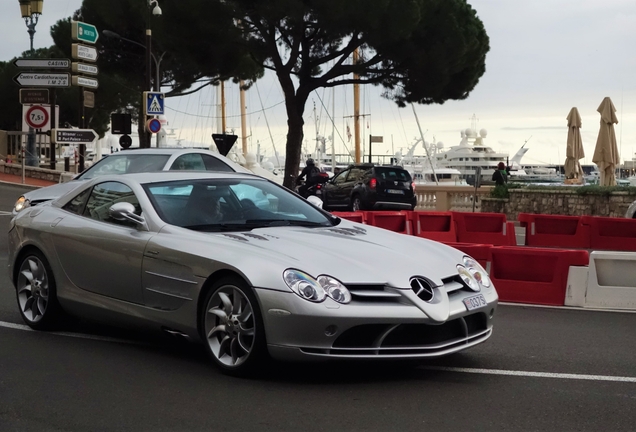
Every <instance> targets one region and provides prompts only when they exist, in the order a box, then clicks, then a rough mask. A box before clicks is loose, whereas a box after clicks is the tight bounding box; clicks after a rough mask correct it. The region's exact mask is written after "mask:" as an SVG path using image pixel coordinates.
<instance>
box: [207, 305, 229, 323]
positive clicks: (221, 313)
mask: <svg viewBox="0 0 636 432" xmlns="http://www.w3.org/2000/svg"><path fill="white" fill-rule="evenodd" d="M208 313H211V314H213V315H216V316H218V317H219V318H221V319H222V320H224V321H227V314H226V313H225V311H223V310H222V309H219V308H216V307H213V308H212V309H210V310H208Z"/></svg>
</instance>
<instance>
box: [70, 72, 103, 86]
mask: <svg viewBox="0 0 636 432" xmlns="http://www.w3.org/2000/svg"><path fill="white" fill-rule="evenodd" d="M73 85H74V86H80V87H88V88H92V89H96V88H97V87H99V81H97V80H96V79H95V78H86V77H83V76H75V75H73Z"/></svg>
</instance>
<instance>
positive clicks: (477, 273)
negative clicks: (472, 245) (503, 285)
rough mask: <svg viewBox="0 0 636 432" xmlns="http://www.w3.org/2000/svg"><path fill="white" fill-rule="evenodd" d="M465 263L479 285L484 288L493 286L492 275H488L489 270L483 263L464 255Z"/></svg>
mask: <svg viewBox="0 0 636 432" xmlns="http://www.w3.org/2000/svg"><path fill="white" fill-rule="evenodd" d="M464 265H465V266H466V268H467V269H468V271H469V272H470V274H471V275H472V276H473V278H475V280H476V281H477V282H478V283H479V285H481V286H483V287H484V288H490V287H491V286H492V281H491V280H490V276H488V272H486V270H484V268H483V267H482V266H481V264H479V263H478V262H477V261H475V260H474V259H473V258H471V257H469V256H464Z"/></svg>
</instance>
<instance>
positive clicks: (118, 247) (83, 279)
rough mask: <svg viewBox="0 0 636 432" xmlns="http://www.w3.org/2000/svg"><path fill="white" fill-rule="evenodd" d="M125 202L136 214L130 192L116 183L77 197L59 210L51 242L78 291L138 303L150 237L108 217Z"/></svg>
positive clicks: (132, 194) (148, 233) (95, 187)
mask: <svg viewBox="0 0 636 432" xmlns="http://www.w3.org/2000/svg"><path fill="white" fill-rule="evenodd" d="M117 202H130V203H132V204H133V205H135V207H136V208H137V212H138V213H139V214H141V209H140V208H139V201H138V199H137V197H136V196H135V194H134V192H133V191H132V190H131V189H130V188H129V187H128V186H126V185H125V184H123V183H120V182H114V181H110V182H104V183H99V184H97V185H95V186H94V187H93V188H92V189H88V190H86V191H84V192H82V193H81V194H79V195H78V196H77V197H76V199H74V200H72V201H71V202H69V203H68V204H67V205H66V206H64V209H65V210H67V212H68V216H66V217H64V218H63V219H62V220H61V221H59V222H58V223H57V225H56V226H55V230H54V231H53V234H54V235H53V243H54V245H55V250H56V252H57V254H58V256H59V259H60V263H61V265H62V267H63V269H64V272H65V273H66V275H67V276H68V278H69V279H70V280H71V282H72V283H73V284H74V285H76V286H77V287H79V288H81V289H83V290H86V291H90V292H93V293H96V294H100V295H103V296H107V297H112V298H116V299H119V300H124V301H127V302H131V303H137V304H142V303H143V297H142V289H141V265H142V260H143V254H144V249H145V247H146V244H147V243H148V240H149V239H150V238H151V237H152V236H153V235H154V234H153V233H150V232H147V231H140V230H138V229H137V227H136V226H135V225H134V224H132V223H130V222H121V221H116V220H114V219H112V218H110V216H109V214H108V209H109V208H110V206H111V205H113V204H114V203H117Z"/></svg>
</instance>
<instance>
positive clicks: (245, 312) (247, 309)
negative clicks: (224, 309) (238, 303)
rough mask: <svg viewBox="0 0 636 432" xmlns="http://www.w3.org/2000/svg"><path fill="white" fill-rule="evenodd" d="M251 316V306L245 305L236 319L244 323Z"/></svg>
mask: <svg viewBox="0 0 636 432" xmlns="http://www.w3.org/2000/svg"><path fill="white" fill-rule="evenodd" d="M251 317H252V308H250V307H249V305H245V309H243V312H241V314H240V315H239V316H238V320H239V321H240V322H242V323H244V322H246V321H247V320H248V319H250V318H251Z"/></svg>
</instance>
